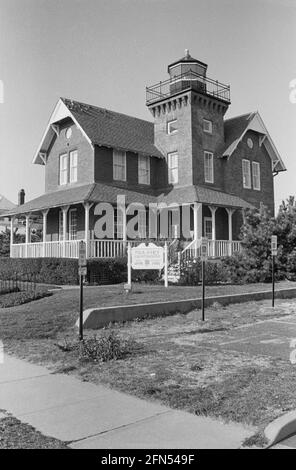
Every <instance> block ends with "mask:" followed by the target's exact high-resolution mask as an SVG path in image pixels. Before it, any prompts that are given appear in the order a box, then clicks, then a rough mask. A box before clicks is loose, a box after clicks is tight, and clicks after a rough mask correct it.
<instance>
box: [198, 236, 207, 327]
mask: <svg viewBox="0 0 296 470" xmlns="http://www.w3.org/2000/svg"><path fill="white" fill-rule="evenodd" d="M200 259H201V282H202V298H201V316H202V321H205V270H206V261H207V259H208V239H207V238H205V237H203V238H202V239H201V247H200Z"/></svg>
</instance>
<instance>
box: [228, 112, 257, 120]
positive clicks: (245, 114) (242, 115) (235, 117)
mask: <svg viewBox="0 0 296 470" xmlns="http://www.w3.org/2000/svg"><path fill="white" fill-rule="evenodd" d="M251 114H256V111H251V112H250V113H244V114H239V115H238V116H233V117H231V118H228V119H225V121H224V122H228V121H232V120H233V119H238V118H241V117H244V116H251Z"/></svg>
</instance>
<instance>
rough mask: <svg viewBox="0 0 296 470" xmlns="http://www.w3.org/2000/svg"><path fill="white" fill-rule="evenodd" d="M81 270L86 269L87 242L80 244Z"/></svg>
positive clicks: (79, 262)
mask: <svg viewBox="0 0 296 470" xmlns="http://www.w3.org/2000/svg"><path fill="white" fill-rule="evenodd" d="M78 264H79V268H82V267H86V265H87V263H86V244H85V242H83V241H81V242H79V261H78Z"/></svg>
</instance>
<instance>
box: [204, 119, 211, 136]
mask: <svg viewBox="0 0 296 470" xmlns="http://www.w3.org/2000/svg"><path fill="white" fill-rule="evenodd" d="M203 131H204V132H206V133H207V134H213V123H212V121H209V120H208V119H204V120H203Z"/></svg>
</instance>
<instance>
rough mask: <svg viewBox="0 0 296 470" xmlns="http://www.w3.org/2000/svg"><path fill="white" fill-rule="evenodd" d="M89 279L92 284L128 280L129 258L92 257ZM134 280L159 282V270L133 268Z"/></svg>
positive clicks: (89, 264)
mask: <svg viewBox="0 0 296 470" xmlns="http://www.w3.org/2000/svg"><path fill="white" fill-rule="evenodd" d="M87 266H88V275H87V281H88V282H89V283H90V284H119V283H122V282H127V258H126V257H124V258H115V259H92V260H89V261H88V263H87ZM132 281H133V282H149V283H157V282H159V281H160V274H159V271H155V270H150V269H147V270H133V269H132Z"/></svg>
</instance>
